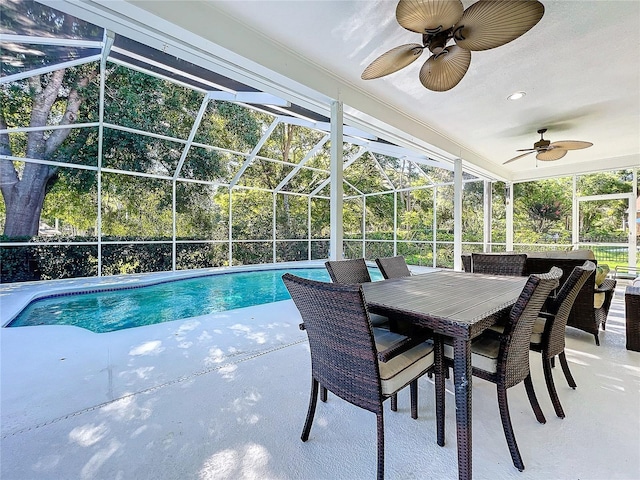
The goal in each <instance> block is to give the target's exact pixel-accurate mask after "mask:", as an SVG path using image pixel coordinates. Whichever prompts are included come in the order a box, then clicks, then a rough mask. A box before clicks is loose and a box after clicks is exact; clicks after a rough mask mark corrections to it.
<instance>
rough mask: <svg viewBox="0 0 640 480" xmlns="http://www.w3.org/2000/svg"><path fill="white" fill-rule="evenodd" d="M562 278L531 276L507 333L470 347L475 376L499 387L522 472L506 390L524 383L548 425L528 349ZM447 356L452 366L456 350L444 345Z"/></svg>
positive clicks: (508, 435)
mask: <svg viewBox="0 0 640 480" xmlns="http://www.w3.org/2000/svg"><path fill="white" fill-rule="evenodd" d="M561 276H562V270H560V269H559V268H556V267H554V268H552V269H551V270H550V271H549V273H542V274H536V275H530V276H529V278H528V279H527V283H526V284H525V286H524V288H523V289H522V292H521V293H520V296H519V297H518V300H517V301H516V303H515V304H514V305H513V307H512V308H511V310H510V312H509V318H508V321H507V324H506V326H505V329H504V333H503V334H502V335H500V336H498V335H497V334H496V332H494V331H488V332H485V333H482V334H481V335H480V336H478V337H477V338H476V339H475V340H473V342H472V343H471V367H472V371H473V375H474V376H477V377H479V378H482V379H484V380H487V381H489V382H492V383H494V384H496V388H497V393H498V407H499V409H500V417H501V419H502V428H503V430H504V436H505V438H506V440H507V445H508V446H509V452H510V453H511V459H512V461H513V465H514V466H515V467H516V468H517V469H518V470H520V471H522V470H524V463H523V461H522V456H521V455H520V451H519V449H518V444H517V443H516V437H515V433H514V431H513V425H512V424H511V417H510V414H509V404H508V401H507V389H509V388H511V387H513V386H515V385H518V384H519V383H521V382H523V381H524V385H525V389H526V391H527V396H528V397H529V402H530V403H531V407H532V408H533V411H534V414H535V415H536V419H537V420H538V421H539V422H540V423H545V422H546V420H545V418H544V414H543V413H542V409H541V408H540V405H539V403H538V399H537V397H536V394H535V391H534V389H533V383H532V381H531V373H530V370H529V345H530V341H531V332H532V330H533V324H534V322H535V321H536V319H537V318H538V315H539V313H540V310H541V309H542V306H543V305H544V303H545V301H546V300H547V297H548V296H549V293H551V291H552V290H553V289H554V288H556V287H557V286H558V283H559V282H558V280H559V279H560V277H561ZM444 354H445V358H446V360H447V363H448V364H449V365H450V364H451V363H452V362H453V347H452V346H451V345H449V344H447V343H445V346H444Z"/></svg>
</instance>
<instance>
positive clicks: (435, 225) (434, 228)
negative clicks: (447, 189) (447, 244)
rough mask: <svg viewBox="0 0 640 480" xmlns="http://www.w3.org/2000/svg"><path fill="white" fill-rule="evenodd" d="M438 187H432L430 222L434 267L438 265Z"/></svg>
mask: <svg viewBox="0 0 640 480" xmlns="http://www.w3.org/2000/svg"><path fill="white" fill-rule="evenodd" d="M437 232H438V187H433V223H432V224H431V256H432V257H433V261H432V262H431V266H432V267H434V268H435V267H436V266H437V265H438V258H437V255H438V248H437V243H436V239H437V238H438V233H437Z"/></svg>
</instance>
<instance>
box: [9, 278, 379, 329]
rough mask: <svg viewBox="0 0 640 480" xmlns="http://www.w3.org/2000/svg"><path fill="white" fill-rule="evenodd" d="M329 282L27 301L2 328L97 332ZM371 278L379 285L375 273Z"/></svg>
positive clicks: (206, 281)
mask: <svg viewBox="0 0 640 480" xmlns="http://www.w3.org/2000/svg"><path fill="white" fill-rule="evenodd" d="M286 272H291V273H293V274H295V275H298V276H300V277H305V278H310V279H313V280H320V281H325V282H328V281H330V279H329V274H328V273H327V270H326V269H325V268H301V269H280V270H258V271H252V272H236V273H225V274H218V275H208V276H204V277H194V278H189V279H182V280H173V281H166V282H163V283H158V284H155V285H148V286H141V287H136V288H126V289H120V290H114V289H110V290H105V291H97V292H96V291H93V292H91V293H74V294H65V295H59V296H51V297H48V298H42V299H39V300H35V301H33V302H31V303H30V304H29V305H27V307H26V308H25V309H24V310H22V312H20V314H18V316H17V317H16V318H15V319H14V320H12V321H11V323H9V325H7V326H8V327H22V326H33V325H74V326H77V327H82V328H86V329H88V330H91V331H93V332H96V333H104V332H112V331H115V330H122V329H125V328H133V327H139V326H142V325H152V324H155V323H161V322H170V321H172V320H179V319H182V318H189V317H196V316H198V315H206V314H209V313H215V312H222V311H226V310H233V309H235V308H242V307H250V306H253V305H261V304H263V303H271V302H278V301H280V300H287V299H289V298H291V297H290V296H289V292H288V291H287V289H286V288H285V286H284V283H283V282H282V275H284V274H285V273H286ZM370 272H371V278H372V279H373V280H380V279H381V278H382V275H381V274H380V272H379V271H378V270H377V269H370Z"/></svg>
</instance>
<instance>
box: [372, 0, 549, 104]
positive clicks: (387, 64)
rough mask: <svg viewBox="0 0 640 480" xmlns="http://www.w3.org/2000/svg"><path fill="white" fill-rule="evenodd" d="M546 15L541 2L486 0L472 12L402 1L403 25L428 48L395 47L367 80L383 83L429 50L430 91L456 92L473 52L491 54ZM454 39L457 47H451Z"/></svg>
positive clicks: (446, 2) (425, 79) (424, 0)
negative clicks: (491, 51) (490, 52)
mask: <svg viewBox="0 0 640 480" xmlns="http://www.w3.org/2000/svg"><path fill="white" fill-rule="evenodd" d="M542 15H544V6H543V5H542V3H540V2H538V1H537V0H513V1H496V0H480V1H478V2H476V3H474V4H473V5H471V6H470V7H469V8H467V9H466V10H465V9H464V6H463V5H462V2H461V1H460V0H400V1H399V2H398V6H397V7H396V19H397V21H398V23H399V24H400V26H402V27H404V28H406V29H407V30H410V31H412V32H416V33H419V34H421V35H422V44H420V43H410V44H407V45H401V46H399V47H396V48H393V49H391V50H389V51H388V52H386V53H383V54H382V55H381V56H380V57H378V58H377V59H375V60H374V61H373V62H371V64H370V65H369V66H368V67H367V68H365V70H364V72H362V75H361V78H362V79H363V80H371V79H374V78H380V77H383V76H385V75H389V74H390V73H394V72H397V71H398V70H400V69H402V68H404V67H406V66H407V65H410V64H411V63H413V62H414V61H415V60H417V59H418V57H419V56H420V55H421V54H422V52H423V51H424V49H428V50H429V51H430V52H431V53H432V55H431V57H429V59H428V60H427V61H426V62H425V64H424V65H423V66H422V68H421V69H420V82H422V85H424V87H425V88H428V89H429V90H433V91H436V92H444V91H446V90H450V89H452V88H453V87H455V86H456V85H457V84H458V83H459V82H460V80H462V77H464V75H465V73H467V70H468V69H469V64H470V63H471V51H480V50H489V49H490V48H496V47H500V46H502V45H504V44H505V43H508V42H510V41H511V40H515V39H516V38H518V37H519V36H521V35H522V34H524V33H526V32H527V31H529V30H530V29H531V28H532V27H533V26H534V25H535V24H536V23H538V22H539V21H540V19H541V18H542ZM451 39H453V40H454V42H455V43H454V44H451V45H447V43H449V41H450V40H451Z"/></svg>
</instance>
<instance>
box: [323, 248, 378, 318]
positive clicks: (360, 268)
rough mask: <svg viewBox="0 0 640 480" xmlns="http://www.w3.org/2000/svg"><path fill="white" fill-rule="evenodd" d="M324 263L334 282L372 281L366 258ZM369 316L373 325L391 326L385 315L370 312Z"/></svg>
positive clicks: (346, 283)
mask: <svg viewBox="0 0 640 480" xmlns="http://www.w3.org/2000/svg"><path fill="white" fill-rule="evenodd" d="M324 265H325V267H326V268H327V271H328V272H329V276H330V277H331V281H332V282H333V283H342V284H345V285H357V284H360V283H367V282H370V281H371V275H369V269H368V268H367V264H366V263H365V261H364V258H354V259H351V260H330V261H328V262H325V264H324ZM369 318H370V319H371V325H373V326H374V327H382V328H389V319H388V318H387V317H385V316H384V315H377V314H375V313H370V314H369Z"/></svg>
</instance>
